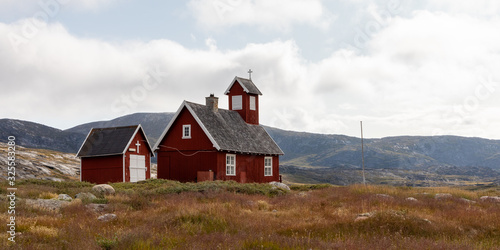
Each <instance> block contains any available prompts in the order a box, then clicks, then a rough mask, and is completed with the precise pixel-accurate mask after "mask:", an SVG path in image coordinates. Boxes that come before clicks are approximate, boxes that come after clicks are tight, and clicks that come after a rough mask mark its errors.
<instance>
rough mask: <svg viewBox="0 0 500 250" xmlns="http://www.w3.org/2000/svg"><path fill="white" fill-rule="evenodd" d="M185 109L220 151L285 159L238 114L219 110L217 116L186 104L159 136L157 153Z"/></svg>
mask: <svg viewBox="0 0 500 250" xmlns="http://www.w3.org/2000/svg"><path fill="white" fill-rule="evenodd" d="M184 108H186V109H187V110H188V111H189V112H190V113H191V115H192V116H193V117H194V119H195V120H196V122H197V123H198V125H199V126H200V127H201V128H202V130H203V131H204V132H205V134H206V136H207V137H208V138H209V139H210V141H211V142H212V143H213V145H214V148H216V149H217V150H219V151H231V152H239V153H249V154H265V155H282V154H283V151H282V150H281V149H280V148H279V146H278V145H277V144H276V142H275V141H274V140H273V139H272V138H271V136H270V135H269V134H268V133H267V131H266V130H265V129H264V128H263V127H261V126H260V125H252V124H248V123H246V122H245V121H244V120H243V118H241V116H240V115H239V114H238V112H236V111H232V110H226V109H219V110H218V111H216V112H214V111H213V110H212V109H210V108H209V107H207V106H206V105H201V104H196V103H192V102H187V101H184V102H183V103H182V105H181V107H180V108H179V110H178V111H177V113H176V115H175V116H174V118H173V119H172V120H171V121H170V123H169V124H168V126H167V127H166V128H165V131H164V132H163V133H162V135H161V136H160V138H159V140H158V142H157V144H156V145H155V147H154V148H155V150H157V149H158V146H159V145H160V143H161V142H162V141H163V139H164V137H165V136H166V134H167V133H168V131H169V129H170V128H171V127H172V125H173V124H174V122H175V120H176V119H177V117H178V115H179V114H180V112H181V111H182V110H183V109H184Z"/></svg>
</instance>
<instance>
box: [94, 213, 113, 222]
mask: <svg viewBox="0 0 500 250" xmlns="http://www.w3.org/2000/svg"><path fill="white" fill-rule="evenodd" d="M97 219H98V220H99V221H102V222H107V221H112V220H114V219H116V214H105V215H101V216H99V217H98V218H97Z"/></svg>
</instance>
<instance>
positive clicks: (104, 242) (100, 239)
mask: <svg viewBox="0 0 500 250" xmlns="http://www.w3.org/2000/svg"><path fill="white" fill-rule="evenodd" d="M95 242H96V243H97V245H99V246H100V247H101V248H102V249H105V250H110V249H113V248H114V247H115V246H116V245H117V244H118V236H117V235H116V234H115V235H114V236H113V237H111V238H107V237H104V236H102V235H98V236H97V237H96V238H95Z"/></svg>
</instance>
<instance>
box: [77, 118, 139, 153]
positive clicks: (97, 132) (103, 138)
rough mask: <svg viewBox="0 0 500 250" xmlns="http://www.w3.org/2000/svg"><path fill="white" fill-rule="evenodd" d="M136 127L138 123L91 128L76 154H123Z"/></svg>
mask: <svg viewBox="0 0 500 250" xmlns="http://www.w3.org/2000/svg"><path fill="white" fill-rule="evenodd" d="M138 128H140V125H134V126H125V127H112V128H92V129H91V130H90V133H89V135H88V136H87V138H86V139H85V141H84V142H83V144H82V147H81V148H80V150H79V151H78V153H77V155H76V156H77V157H89V156H104V155H116V154H123V153H124V152H125V151H126V148H127V147H128V144H129V143H130V140H131V139H132V137H133V136H134V135H135V133H136V131H137V129H138ZM143 133H144V132H143ZM144 136H146V135H144ZM146 144H147V146H148V147H149V142H146Z"/></svg>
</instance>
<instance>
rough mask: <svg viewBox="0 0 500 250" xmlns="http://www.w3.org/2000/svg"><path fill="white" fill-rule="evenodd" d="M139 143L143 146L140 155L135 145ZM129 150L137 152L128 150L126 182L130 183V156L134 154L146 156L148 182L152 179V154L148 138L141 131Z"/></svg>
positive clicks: (140, 148)
mask: <svg viewBox="0 0 500 250" xmlns="http://www.w3.org/2000/svg"><path fill="white" fill-rule="evenodd" d="M137 141H139V143H140V144H141V146H140V147H139V153H137V146H136V145H135V144H136V143H137ZM129 148H133V149H135V150H136V151H135V152H133V151H129V150H128V149H127V151H126V153H125V155H126V157H125V182H129V181H130V168H129V166H130V155H131V154H133V155H144V156H145V157H146V168H147V171H146V180H147V179H149V178H151V152H150V151H149V149H148V145H147V143H146V138H145V137H144V135H143V134H142V133H141V132H140V131H139V132H138V133H137V134H136V135H135V137H134V139H132V142H131V143H130V146H129Z"/></svg>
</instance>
